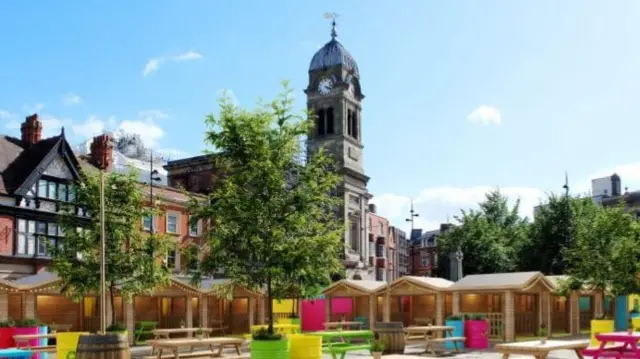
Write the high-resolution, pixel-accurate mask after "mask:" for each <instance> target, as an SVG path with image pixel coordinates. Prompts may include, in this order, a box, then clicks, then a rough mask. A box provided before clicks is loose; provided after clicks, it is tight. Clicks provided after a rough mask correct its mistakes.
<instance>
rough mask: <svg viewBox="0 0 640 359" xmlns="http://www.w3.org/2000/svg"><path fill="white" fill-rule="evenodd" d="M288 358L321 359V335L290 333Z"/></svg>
mask: <svg viewBox="0 0 640 359" xmlns="http://www.w3.org/2000/svg"><path fill="white" fill-rule="evenodd" d="M288 338H289V341H290V348H289V356H290V359H321V358H322V337H321V336H318V335H304V334H290V335H289V336H288Z"/></svg>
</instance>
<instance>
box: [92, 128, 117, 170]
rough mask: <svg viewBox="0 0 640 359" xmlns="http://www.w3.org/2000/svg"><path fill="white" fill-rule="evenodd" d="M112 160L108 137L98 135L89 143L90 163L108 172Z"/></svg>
mask: <svg viewBox="0 0 640 359" xmlns="http://www.w3.org/2000/svg"><path fill="white" fill-rule="evenodd" d="M112 159H113V145H112V143H111V137H109V135H100V136H96V137H94V138H93V142H91V163H92V164H93V165H94V166H96V167H98V168H99V169H101V170H105V171H107V172H108V171H109V170H110V169H111V164H112Z"/></svg>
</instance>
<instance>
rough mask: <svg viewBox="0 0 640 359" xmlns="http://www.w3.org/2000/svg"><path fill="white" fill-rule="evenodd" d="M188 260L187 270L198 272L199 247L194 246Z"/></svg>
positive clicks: (190, 250)
mask: <svg viewBox="0 0 640 359" xmlns="http://www.w3.org/2000/svg"><path fill="white" fill-rule="evenodd" d="M187 260H188V262H187V268H188V269H189V270H190V271H195V270H198V264H199V262H200V260H199V258H198V247H196V246H192V247H191V248H189V258H188V259H187Z"/></svg>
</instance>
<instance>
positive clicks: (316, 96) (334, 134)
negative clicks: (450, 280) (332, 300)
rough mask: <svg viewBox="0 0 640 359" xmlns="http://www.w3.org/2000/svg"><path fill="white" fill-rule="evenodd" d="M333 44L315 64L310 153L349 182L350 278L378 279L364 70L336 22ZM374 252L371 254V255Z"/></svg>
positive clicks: (345, 188)
mask: <svg viewBox="0 0 640 359" xmlns="http://www.w3.org/2000/svg"><path fill="white" fill-rule="evenodd" d="M332 25H333V26H332V29H331V40H330V41H329V42H327V43H326V44H325V45H324V46H323V47H322V48H321V49H320V50H318V51H317V52H316V54H315V55H314V56H313V58H312V59H311V64H310V65H309V85H308V87H307V89H306V90H305V93H306V94H307V107H308V108H309V109H310V110H312V111H313V113H314V115H315V126H314V128H313V130H312V131H311V133H309V136H308V138H307V152H308V155H309V156H312V155H313V153H314V152H315V151H317V150H318V149H319V148H321V147H324V148H325V149H326V151H327V152H328V153H329V154H331V155H333V156H334V157H335V159H336V160H337V162H338V168H339V172H340V174H341V176H342V178H343V180H342V183H341V184H340V186H339V190H338V195H339V196H341V197H342V198H343V200H344V205H343V208H342V209H341V211H340V213H341V215H342V217H343V218H344V221H345V223H346V224H347V230H346V231H345V235H344V244H345V253H344V260H343V261H344V264H345V267H346V269H347V278H348V279H353V278H354V277H356V278H361V279H365V280H366V279H369V280H375V274H374V270H373V266H372V265H370V261H369V257H370V253H373V255H375V248H373V247H372V248H370V246H374V245H375V244H374V243H373V242H369V240H368V237H369V235H368V234H369V231H371V228H368V227H369V226H368V225H367V224H368V223H367V211H368V205H369V199H371V197H372V196H371V194H370V193H369V192H368V191H367V182H368V181H369V177H367V176H366V175H365V173H364V165H363V158H362V154H363V151H362V150H363V148H364V146H363V144H362V126H361V124H362V116H361V113H362V99H364V95H363V94H362V88H361V87H360V73H359V72H358V65H357V64H356V61H355V60H354V59H353V57H352V56H351V54H350V53H349V52H348V51H347V50H346V49H345V48H344V47H343V46H342V44H340V42H338V40H336V38H337V36H338V34H337V31H336V23H335V19H334V21H333V23H332ZM370 250H371V252H370Z"/></svg>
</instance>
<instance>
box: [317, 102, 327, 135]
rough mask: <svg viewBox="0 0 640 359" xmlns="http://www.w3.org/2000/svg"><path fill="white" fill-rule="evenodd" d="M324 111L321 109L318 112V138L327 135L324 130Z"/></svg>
mask: <svg viewBox="0 0 640 359" xmlns="http://www.w3.org/2000/svg"><path fill="white" fill-rule="evenodd" d="M324 116H325V113H324V109H323V108H321V109H319V110H318V118H317V120H316V121H317V124H316V128H317V129H318V136H322V135H324V133H325V128H324Z"/></svg>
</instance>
